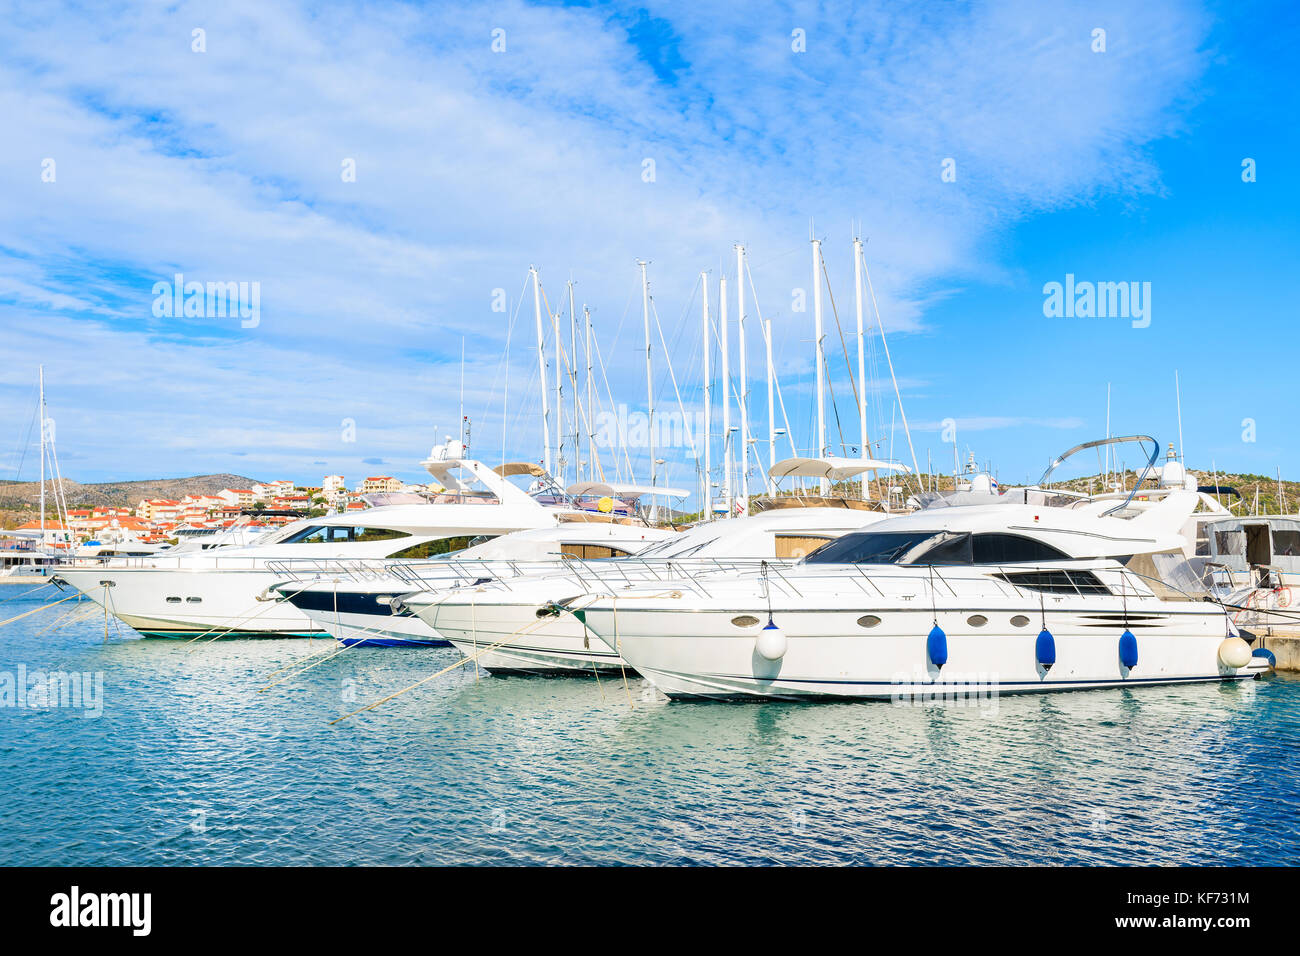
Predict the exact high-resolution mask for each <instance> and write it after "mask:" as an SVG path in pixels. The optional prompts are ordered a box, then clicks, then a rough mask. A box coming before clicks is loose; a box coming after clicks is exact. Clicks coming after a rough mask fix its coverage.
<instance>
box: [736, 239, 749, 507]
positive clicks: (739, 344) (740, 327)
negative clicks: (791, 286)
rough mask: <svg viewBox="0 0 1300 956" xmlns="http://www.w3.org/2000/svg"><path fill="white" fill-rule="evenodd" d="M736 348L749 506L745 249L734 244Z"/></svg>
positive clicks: (743, 485) (744, 491)
mask: <svg viewBox="0 0 1300 956" xmlns="http://www.w3.org/2000/svg"><path fill="white" fill-rule="evenodd" d="M736 348H737V349H738V350H739V354H740V369H739V372H740V498H741V500H742V501H744V502H745V505H746V507H748V505H749V372H748V370H747V368H746V364H745V247H744V246H742V245H740V244H739V243H737V244H736Z"/></svg>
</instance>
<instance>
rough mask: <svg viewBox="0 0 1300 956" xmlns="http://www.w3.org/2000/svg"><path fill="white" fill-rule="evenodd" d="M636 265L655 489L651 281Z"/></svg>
mask: <svg viewBox="0 0 1300 956" xmlns="http://www.w3.org/2000/svg"><path fill="white" fill-rule="evenodd" d="M636 264H637V265H638V266H640V267H641V318H642V320H643V321H644V322H645V392H646V416H647V426H648V427H647V429H646V431H647V437H648V438H649V442H650V487H651V488H654V486H655V480H656V478H658V476H659V466H658V465H657V464H656V462H655V385H654V369H653V368H652V366H651V362H650V280H649V279H647V278H646V273H645V267H646V261H645V260H644V259H638V260H637V261H636ZM654 509H655V495H654V493H653V492H651V494H650V513H651V515H653V514H654Z"/></svg>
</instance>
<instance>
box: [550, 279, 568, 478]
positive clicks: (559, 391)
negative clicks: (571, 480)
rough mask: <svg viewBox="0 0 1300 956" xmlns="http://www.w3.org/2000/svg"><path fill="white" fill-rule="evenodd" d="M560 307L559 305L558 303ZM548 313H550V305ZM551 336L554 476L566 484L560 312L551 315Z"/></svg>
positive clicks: (557, 310) (562, 349) (556, 311)
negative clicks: (553, 342) (553, 401)
mask: <svg viewBox="0 0 1300 956" xmlns="http://www.w3.org/2000/svg"><path fill="white" fill-rule="evenodd" d="M557 305H558V303H557ZM546 311H548V312H550V311H551V307H550V305H549V304H548V305H547V307H546ZM551 334H552V336H554V339H555V468H556V471H557V472H558V475H557V474H556V473H555V472H552V475H554V476H555V477H557V478H558V479H559V482H560V484H561V485H563V484H564V390H563V385H562V384H561V383H562V381H563V379H562V378H561V376H562V375H563V374H564V340H563V339H561V338H560V310H559V309H558V308H557V309H556V310H555V311H554V312H553V313H551Z"/></svg>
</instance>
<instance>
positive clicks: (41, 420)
mask: <svg viewBox="0 0 1300 956" xmlns="http://www.w3.org/2000/svg"><path fill="white" fill-rule="evenodd" d="M39 375H40V397H39V398H38V400H37V406H38V410H37V415H36V417H37V419H38V421H37V424H38V425H39V426H40V429H41V550H42V551H44V550H45V366H44V365H42V366H40V372H39ZM28 447H30V446H28Z"/></svg>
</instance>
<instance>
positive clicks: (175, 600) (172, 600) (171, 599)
mask: <svg viewBox="0 0 1300 956" xmlns="http://www.w3.org/2000/svg"><path fill="white" fill-rule="evenodd" d="M167 603H168V604H180V603H181V599H180V598H178V597H169V598H168V599H167Z"/></svg>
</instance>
